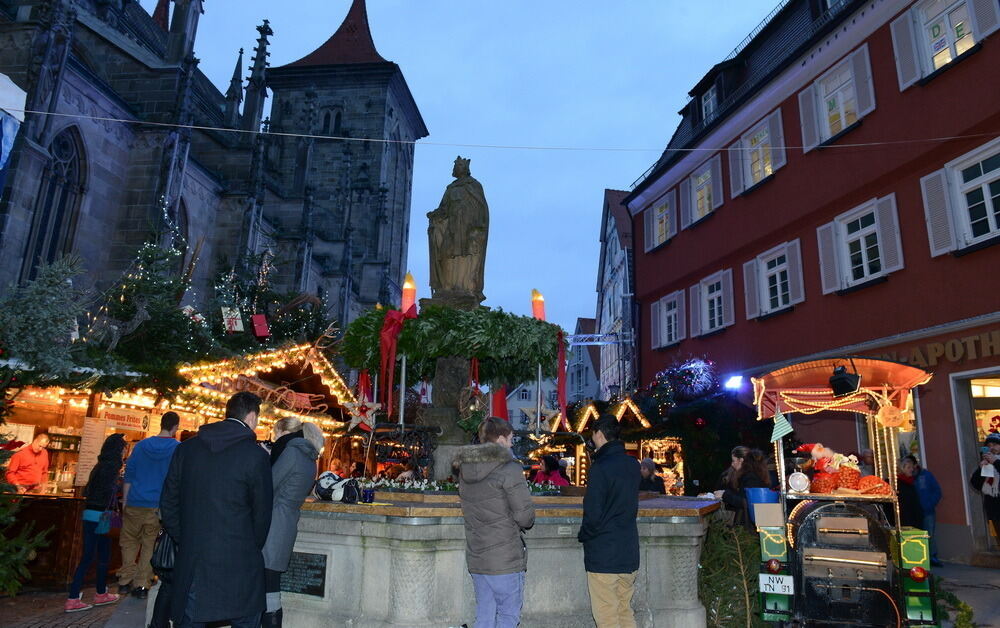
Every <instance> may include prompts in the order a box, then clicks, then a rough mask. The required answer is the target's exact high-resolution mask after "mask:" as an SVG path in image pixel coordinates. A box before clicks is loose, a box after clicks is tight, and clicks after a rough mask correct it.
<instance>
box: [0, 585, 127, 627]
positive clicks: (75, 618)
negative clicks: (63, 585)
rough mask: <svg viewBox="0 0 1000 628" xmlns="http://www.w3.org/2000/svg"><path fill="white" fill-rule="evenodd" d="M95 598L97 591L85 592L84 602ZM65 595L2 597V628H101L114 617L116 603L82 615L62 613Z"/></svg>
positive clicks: (0, 605) (39, 594)
mask: <svg viewBox="0 0 1000 628" xmlns="http://www.w3.org/2000/svg"><path fill="white" fill-rule="evenodd" d="M93 599H94V589H93V588H89V589H84V590H83V601H84V602H87V601H89V600H93ZM65 602H66V594H65V593H62V592H58V593H21V594H20V595H18V596H16V597H13V598H11V597H0V626H2V627H3V628H100V627H102V626H104V624H105V623H106V622H107V621H108V619H110V618H111V615H112V613H114V612H115V606H117V604H108V605H107V606H98V607H95V608H92V609H90V610H89V611H81V612H79V613H66V612H63V604H64V603H65Z"/></svg>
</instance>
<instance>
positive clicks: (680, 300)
mask: <svg viewBox="0 0 1000 628" xmlns="http://www.w3.org/2000/svg"><path fill="white" fill-rule="evenodd" d="M674 299H675V300H676V301H677V341H678V342H680V341H681V340H684V338H685V332H687V322H686V321H687V311H686V310H685V309H684V307H685V306H684V291H683V290H678V291H677V292H675V293H674ZM692 335H694V334H693V333H692Z"/></svg>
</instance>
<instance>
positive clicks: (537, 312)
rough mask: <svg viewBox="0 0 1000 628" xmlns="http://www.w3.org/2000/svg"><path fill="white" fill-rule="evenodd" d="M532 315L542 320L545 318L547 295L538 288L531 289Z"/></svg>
mask: <svg viewBox="0 0 1000 628" xmlns="http://www.w3.org/2000/svg"><path fill="white" fill-rule="evenodd" d="M531 315H532V316H533V317H535V318H536V319H538V320H540V321H544V320H545V297H543V296H542V293H541V292H539V291H538V290H532V291H531Z"/></svg>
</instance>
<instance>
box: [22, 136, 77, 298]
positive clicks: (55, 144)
mask: <svg viewBox="0 0 1000 628" xmlns="http://www.w3.org/2000/svg"><path fill="white" fill-rule="evenodd" d="M82 198H83V151H82V148H81V143H80V138H79V134H78V133H77V131H76V129H75V128H68V129H65V130H64V131H62V132H60V133H59V134H58V135H56V137H55V138H54V139H53V140H52V143H51V144H50V145H49V160H48V163H47V164H46V165H45V169H44V171H43V173H42V180H41V183H40V185H39V188H38V194H37V196H36V197H35V199H36V200H35V211H34V220H33V222H32V226H31V235H30V236H29V238H28V244H27V248H26V250H25V255H24V262H23V264H24V270H23V271H22V278H23V279H34V277H35V274H36V272H37V270H38V266H39V265H40V264H48V263H51V262H53V261H55V260H56V259H58V258H60V257H62V256H63V255H65V254H66V253H69V252H70V250H71V249H72V246H73V236H74V234H75V231H76V223H77V219H78V215H79V211H80V201H81V199H82Z"/></svg>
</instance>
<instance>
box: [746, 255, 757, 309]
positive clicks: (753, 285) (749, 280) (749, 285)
mask: <svg viewBox="0 0 1000 628" xmlns="http://www.w3.org/2000/svg"><path fill="white" fill-rule="evenodd" d="M743 298H744V299H745V300H746V303H747V320H748V321H749V320H753V319H755V318H757V317H758V316H760V304H759V302H760V293H759V292H758V288H757V260H756V259H752V260H750V261H749V262H747V263H746V264H743Z"/></svg>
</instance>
